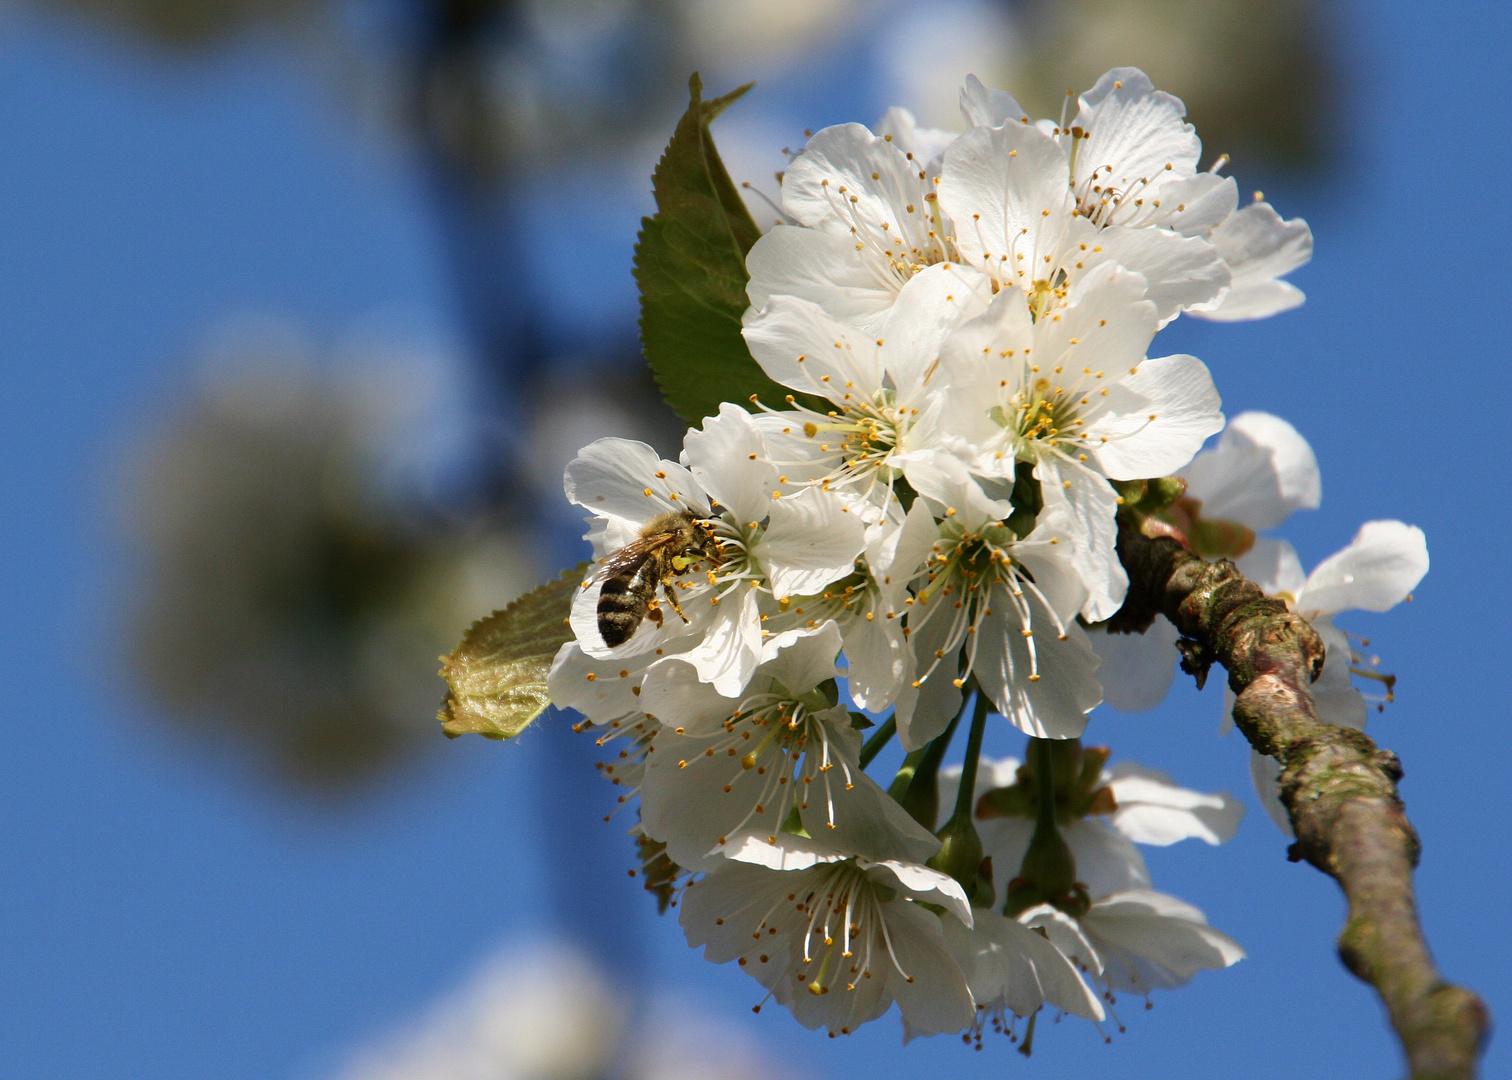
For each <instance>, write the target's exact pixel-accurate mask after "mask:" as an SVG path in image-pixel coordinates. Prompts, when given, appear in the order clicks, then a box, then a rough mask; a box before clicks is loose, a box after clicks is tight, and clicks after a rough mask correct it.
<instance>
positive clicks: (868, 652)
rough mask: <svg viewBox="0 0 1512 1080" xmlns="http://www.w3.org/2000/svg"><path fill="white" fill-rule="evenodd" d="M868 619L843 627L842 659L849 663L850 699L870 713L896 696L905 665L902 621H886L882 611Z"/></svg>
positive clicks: (884, 706)
mask: <svg viewBox="0 0 1512 1080" xmlns="http://www.w3.org/2000/svg"><path fill="white" fill-rule="evenodd" d="M871 614H872V615H873V618H871V619H865V618H861V619H854V620H852V621H851V622H849V623H848V624H847V625H846V628H845V659H846V661H847V662H848V663H849V665H850V667H849V669H848V672H847V675H848V679H849V681H848V683H847V686H848V688H849V689H850V695H851V700H853V701H854V702H855V703H856V704H857V706H859V707H860V708H863V709H866V710H868V711H870V712H881V711H882V710H884V709H886V708H887V707H888V706H889V705H891V704H892V703H893V701H894V700H895V699H896V698H897V696H898V691H899V690H900V689H901V688H902V685H903V673H904V670H905V663H904V659H903V653H904V650H905V649H906V648H907V645H906V643H905V642H904V640H903V627H902V625H901V619H888V618H886V616H885V611H873V612H871Z"/></svg>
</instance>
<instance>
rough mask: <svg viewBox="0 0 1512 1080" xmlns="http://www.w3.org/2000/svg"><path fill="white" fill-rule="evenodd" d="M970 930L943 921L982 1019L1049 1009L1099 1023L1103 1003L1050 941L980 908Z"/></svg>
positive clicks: (974, 914)
mask: <svg viewBox="0 0 1512 1080" xmlns="http://www.w3.org/2000/svg"><path fill="white" fill-rule="evenodd" d="M972 914H973V916H974V922H973V923H972V925H971V926H965V925H963V924H961V923H959V922H956V921H955V920H953V919H942V920H941V929H943V930H944V931H945V940H946V941H947V942H948V943H949V945H950V950H951V952H952V953H953V954H954V955H955V958H956V962H957V963H958V964H960V966H961V970H962V971H963V972H964V973H965V976H966V985H967V986H968V987H969V988H970V989H971V996H972V998H973V999H974V1000H975V1001H976V1006H977V1010H978V1012H979V1013H980V1014H981V1016H979V1017H978V1019H977V1025H978V1031H979V1030H980V1024H981V1023H982V1020H983V1019H984V1018H995V1019H999V1020H1001V1019H1002V1017H1003V1014H1004V1013H1013V1014H1014V1015H1015V1016H1033V1015H1034V1014H1035V1013H1036V1012H1038V1011H1039V1010H1040V1009H1041V1008H1042V1007H1043V1006H1045V1005H1049V1006H1050V1007H1051V1008H1052V1009H1059V1010H1060V1011H1061V1012H1065V1013H1070V1014H1071V1015H1072V1016H1080V1017H1082V1018H1083V1019H1086V1020H1092V1021H1099V1020H1102V1019H1103V1017H1104V1016H1105V1013H1104V1011H1103V1007H1102V1002H1100V1001H1098V999H1097V995H1096V994H1094V993H1092V991H1091V990H1089V989H1088V988H1087V984H1086V983H1084V982H1083V981H1082V978H1081V976H1080V975H1079V974H1078V973H1077V970H1076V967H1075V965H1074V964H1072V962H1071V961H1070V960H1069V959H1068V958H1067V957H1066V956H1065V955H1064V954H1062V953H1061V951H1060V950H1059V949H1057V948H1056V947H1055V946H1054V945H1052V944H1051V943H1050V942H1049V941H1048V940H1047V939H1046V938H1045V937H1043V936H1042V935H1040V934H1038V933H1036V932H1035V931H1034V930H1031V929H1030V928H1029V927H1027V926H1025V925H1024V924H1023V923H1020V922H1019V921H1017V920H1016V919H1010V918H1008V917H1007V916H1005V915H1001V914H999V913H998V912H996V911H991V910H985V909H982V908H977V909H975V910H974V911H973V912H972Z"/></svg>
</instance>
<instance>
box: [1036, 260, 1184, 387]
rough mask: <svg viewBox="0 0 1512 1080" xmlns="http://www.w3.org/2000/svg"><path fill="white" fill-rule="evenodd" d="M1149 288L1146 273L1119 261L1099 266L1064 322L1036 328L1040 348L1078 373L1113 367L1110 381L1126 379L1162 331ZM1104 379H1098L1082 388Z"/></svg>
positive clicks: (1078, 287) (1071, 301)
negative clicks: (1125, 266) (1136, 271)
mask: <svg viewBox="0 0 1512 1080" xmlns="http://www.w3.org/2000/svg"><path fill="white" fill-rule="evenodd" d="M1148 289H1149V283H1148V282H1147V281H1146V280H1145V278H1144V277H1143V276H1142V275H1141V274H1137V273H1132V272H1130V271H1128V270H1125V269H1124V268H1123V267H1121V266H1118V265H1116V264H1114V263H1107V262H1105V263H1103V264H1102V265H1100V266H1098V267H1095V268H1094V269H1093V270H1091V271H1090V272H1088V273H1086V274H1084V275H1082V276H1081V277H1079V278H1078V279H1077V281H1076V282H1075V284H1073V285H1072V286H1071V289H1070V292H1069V293H1068V294H1067V297H1066V306H1065V307H1064V308H1062V309H1061V310H1060V312H1059V318H1056V319H1046V320H1043V321H1042V322H1041V323H1037V324H1036V325H1035V331H1036V333H1035V338H1036V340H1035V343H1034V347H1035V350H1036V351H1037V352H1038V353H1039V354H1040V355H1041V356H1045V357H1053V358H1054V360H1055V363H1057V364H1061V365H1064V366H1065V367H1068V368H1070V369H1072V370H1073V371H1075V370H1078V369H1081V368H1084V367H1091V368H1093V369H1107V371H1108V372H1109V376H1110V377H1109V378H1108V379H1107V380H1106V383H1111V382H1112V381H1113V380H1115V379H1118V378H1121V377H1123V374H1124V372H1125V371H1127V370H1128V369H1129V368H1131V367H1134V366H1135V365H1136V364H1138V363H1139V362H1140V361H1141V360H1143V359H1144V355H1145V350H1146V349H1147V348H1149V345H1150V339H1151V338H1153V337H1154V336H1155V331H1156V330H1157V329H1159V322H1158V320H1157V318H1156V307H1155V304H1153V303H1152V302H1150V301H1149V300H1147V299H1145V295H1146V293H1147V291H1148ZM1012 366H1015V367H1018V368H1020V369H1022V364H1015V365H1012ZM1099 381H1102V380H1097V379H1096V378H1095V377H1094V378H1093V379H1092V380H1082V385H1083V386H1094V385H1095V384H1096V383H1097V382H1099Z"/></svg>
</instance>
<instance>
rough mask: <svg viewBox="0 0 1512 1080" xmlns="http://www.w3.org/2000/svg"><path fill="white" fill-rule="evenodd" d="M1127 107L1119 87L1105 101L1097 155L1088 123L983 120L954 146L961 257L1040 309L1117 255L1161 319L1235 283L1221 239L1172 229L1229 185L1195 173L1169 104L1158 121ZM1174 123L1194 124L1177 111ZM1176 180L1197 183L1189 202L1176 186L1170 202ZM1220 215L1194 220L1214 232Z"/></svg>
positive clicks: (945, 169)
mask: <svg viewBox="0 0 1512 1080" xmlns="http://www.w3.org/2000/svg"><path fill="white" fill-rule="evenodd" d="M1105 79H1106V77H1105ZM1114 81H1116V80H1114ZM1100 85H1101V84H1100ZM1170 100H1172V101H1174V100H1175V99H1170ZM1130 104H1131V101H1130V99H1128V98H1126V97H1125V95H1124V92H1123V91H1122V90H1121V89H1120V90H1118V91H1115V92H1114V97H1113V98H1112V99H1109V100H1108V101H1105V102H1100V103H1099V104H1098V105H1097V106H1096V108H1099V109H1104V110H1105V112H1106V115H1105V116H1104V117H1103V120H1104V122H1103V123H1101V124H1099V125H1098V128H1097V131H1096V132H1094V135H1096V138H1097V144H1098V145H1097V147H1096V148H1095V149H1094V151H1093V153H1092V154H1088V153H1087V148H1086V147H1084V146H1082V145H1081V144H1082V143H1083V142H1085V141H1089V140H1088V139H1087V136H1086V131H1087V129H1084V128H1081V127H1080V125H1073V127H1072V128H1070V129H1065V131H1064V134H1063V135H1062V134H1061V131H1062V129H1059V128H1055V127H1053V126H1052V127H1051V129H1050V130H1046V129H1045V128H1042V127H1040V126H1038V125H1035V124H1031V123H1028V122H1026V120H1027V118H1024V119H1020V118H1013V119H1008V120H1004V121H1002V122H999V123H997V124H995V125H991V126H989V125H988V124H985V123H984V124H980V125H979V126H976V127H973V128H972V129H971V130H969V131H967V132H966V133H965V134H964V135H962V136H961V137H960V138H959V139H957V140H956V141H955V142H953V143H951V145H950V147H949V149H948V150H946V152H945V156H944V160H943V163H942V165H941V170H940V184H939V195H940V198H939V201H940V204H941V205H942V206H943V207H944V209H945V213H946V215H947V216H948V217H949V218H950V220H952V221H954V223H955V228H954V237H955V246H956V250H957V252H958V258H959V259H960V260H961V261H963V262H965V263H967V264H968V265H970V266H974V267H976V268H977V269H979V270H982V271H983V272H984V273H987V274H989V275H990V276H991V277H992V278H993V280H994V281H996V282H998V283H999V284H1000V285H1001V286H1003V287H1011V288H1013V289H1014V290H1016V291H1018V292H1020V293H1021V294H1022V295H1023V296H1025V298H1026V299H1027V301H1028V305H1029V308H1030V310H1031V311H1033V312H1034V314H1035V316H1036V317H1039V316H1042V315H1044V314H1045V313H1046V312H1048V311H1051V310H1053V309H1054V308H1055V307H1056V306H1057V303H1058V302H1059V301H1060V299H1061V298H1062V297H1063V296H1064V295H1065V291H1066V290H1067V289H1068V288H1070V287H1071V286H1072V285H1074V284H1075V283H1076V281H1077V280H1078V279H1079V278H1080V277H1081V276H1082V275H1083V274H1086V273H1089V272H1091V271H1092V270H1094V269H1096V268H1097V267H1099V266H1101V265H1103V264H1105V263H1110V262H1111V263H1115V264H1120V265H1122V266H1125V267H1127V268H1128V269H1130V270H1132V271H1134V272H1136V273H1139V274H1141V275H1142V276H1143V278H1144V280H1145V284H1146V286H1147V291H1146V294H1145V295H1146V296H1147V298H1148V299H1149V300H1151V301H1152V302H1153V303H1154V305H1155V308H1156V314H1157V317H1158V318H1159V320H1160V322H1161V323H1165V322H1167V321H1169V320H1170V319H1173V318H1175V317H1176V315H1177V314H1178V313H1180V311H1181V310H1182V309H1184V308H1188V307H1191V306H1193V305H1196V304H1204V303H1210V302H1212V301H1214V300H1217V299H1219V297H1220V296H1221V295H1222V293H1223V291H1224V290H1225V289H1226V288H1227V287H1228V285H1229V281H1230V278H1231V274H1230V271H1229V269H1228V267H1227V266H1226V265H1224V262H1223V259H1222V258H1221V257H1220V256H1219V254H1218V251H1217V249H1216V248H1215V247H1214V245H1213V244H1211V243H1210V242H1208V241H1207V240H1205V239H1202V238H1201V237H1199V236H1188V235H1183V233H1182V232H1180V231H1177V229H1176V228H1174V227H1168V226H1176V225H1184V224H1187V222H1186V218H1187V217H1188V216H1190V215H1196V214H1197V212H1198V209H1199V204H1200V205H1201V206H1207V205H1208V204H1209V203H1210V202H1211V200H1210V199H1206V198H1203V196H1205V195H1207V194H1208V192H1207V189H1208V188H1210V187H1216V186H1218V185H1219V184H1220V183H1221V182H1220V181H1218V180H1217V179H1216V178H1213V179H1212V180H1206V179H1203V178H1202V177H1196V176H1191V175H1190V172H1189V171H1188V170H1189V166H1188V165H1187V164H1186V161H1187V158H1186V156H1185V151H1183V150H1182V147H1183V146H1184V145H1185V144H1186V142H1187V141H1188V140H1187V137H1186V136H1184V135H1182V134H1181V133H1179V132H1178V133H1177V134H1176V135H1175V136H1174V137H1173V138H1165V137H1164V128H1163V124H1164V123H1165V122H1166V119H1167V118H1168V117H1169V113H1170V109H1169V108H1167V109H1164V110H1157V112H1161V113H1163V114H1164V115H1163V116H1153V117H1152V116H1150V115H1147V114H1145V111H1144V110H1142V109H1140V108H1139V107H1138V106H1137V105H1135V106H1134V107H1132V108H1131V107H1130ZM1177 104H1178V105H1179V102H1178V103H1177ZM969 111H970V110H968V112H969ZM1176 122H1177V124H1178V125H1180V126H1181V127H1185V125H1183V124H1181V122H1180V118H1179V116H1177V117H1176ZM1186 130H1187V132H1188V133H1189V132H1190V129H1189V128H1187V129H1186ZM1152 131H1153V133H1154V134H1155V137H1154V138H1152V137H1151V135H1152ZM1103 133H1106V135H1104V134H1103ZM1190 141H1191V142H1192V143H1195V139H1194V138H1192V139H1190ZM1110 154H1113V155H1121V156H1120V157H1118V158H1117V159H1115V158H1112V157H1109V156H1108V155H1110ZM1151 155H1153V156H1151ZM1191 159H1192V160H1193V161H1195V154H1192V155H1191ZM1178 163H1181V164H1182V168H1183V171H1187V172H1188V175H1187V176H1185V177H1182V176H1181V175H1180V174H1178V172H1177V171H1176V166H1177V164H1178ZM1167 166H1169V168H1168V167H1167ZM1204 175H1205V174H1204ZM1166 178H1170V179H1169V180H1167V179H1166ZM1167 184H1179V185H1184V186H1185V187H1187V188H1191V189H1192V191H1191V194H1190V198H1191V199H1192V202H1191V203H1190V204H1189V203H1188V202H1186V201H1183V197H1182V196H1181V195H1180V194H1176V193H1167V195H1166V198H1164V199H1162V198H1161V197H1160V195H1161V192H1160V191H1159V187H1160V186H1163V185H1167ZM1220 220H1222V218H1221V213H1217V212H1215V213H1212V214H1208V215H1204V216H1203V217H1202V219H1201V220H1200V221H1193V222H1191V225H1189V226H1188V227H1191V226H1196V227H1197V228H1200V229H1204V230H1205V229H1208V228H1211V227H1212V226H1214V225H1216V224H1217V223H1218V222H1219V221H1220Z"/></svg>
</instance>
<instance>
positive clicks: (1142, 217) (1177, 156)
mask: <svg viewBox="0 0 1512 1080" xmlns="http://www.w3.org/2000/svg"><path fill="white" fill-rule="evenodd" d="M961 111H962V112H963V113H964V114H965V116H966V119H967V121H968V122H969V123H970V124H972V125H973V126H974V127H980V128H988V129H990V128H997V127H1003V126H1008V125H1011V124H1014V123H1017V124H1020V125H1031V123H1032V126H1033V127H1035V128H1036V129H1037V130H1039V131H1040V132H1041V133H1043V134H1044V135H1046V136H1047V137H1049V138H1051V139H1054V140H1055V141H1056V142H1057V143H1058V144H1059V145H1060V147H1061V149H1062V150H1063V151H1064V153H1065V158H1066V163H1067V168H1068V172H1069V176H1070V188H1071V192H1072V196H1073V198H1074V199H1075V207H1076V209H1075V212H1076V213H1077V214H1079V215H1080V216H1082V217H1084V218H1086V219H1087V220H1088V221H1089V222H1092V223H1093V224H1095V225H1098V226H1104V227H1106V226H1110V225H1111V226H1118V227H1120V228H1123V229H1139V228H1146V229H1155V230H1163V232H1164V233H1165V234H1171V233H1174V234H1177V235H1179V236H1181V237H1184V238H1190V239H1200V240H1205V241H1207V242H1208V243H1209V244H1211V245H1212V247H1213V248H1214V249H1216V255H1217V258H1218V259H1219V261H1221V263H1222V264H1223V266H1224V268H1225V269H1226V271H1227V275H1226V277H1227V288H1226V289H1224V290H1223V291H1221V292H1219V293H1217V294H1216V295H1215V296H1214V297H1213V298H1211V299H1207V300H1201V301H1196V302H1191V301H1189V300H1183V299H1180V298H1179V297H1178V296H1177V292H1178V291H1179V290H1184V293H1183V295H1184V296H1187V297H1189V296H1190V295H1191V293H1190V289H1191V287H1192V283H1191V282H1190V281H1188V282H1182V281H1180V280H1179V278H1178V280H1175V281H1172V282H1169V283H1167V282H1165V281H1163V280H1162V278H1163V274H1164V273H1167V272H1169V269H1170V268H1162V270H1161V271H1153V270H1152V269H1151V267H1150V266H1149V265H1147V264H1146V263H1145V262H1144V261H1142V260H1143V259H1152V258H1160V257H1161V256H1164V257H1166V258H1170V257H1172V256H1174V255H1175V253H1176V251H1177V248H1175V247H1174V246H1173V244H1172V240H1171V238H1170V237H1169V235H1162V234H1161V233H1160V232H1155V233H1150V234H1148V235H1143V236H1127V235H1115V236H1104V237H1102V238H1101V239H1102V240H1103V241H1105V242H1103V243H1101V244H1100V246H1101V247H1102V248H1103V249H1104V251H1108V250H1112V251H1114V252H1115V256H1114V257H1116V258H1117V260H1118V261H1119V262H1121V263H1123V264H1124V265H1125V266H1128V267H1129V268H1130V269H1133V270H1137V271H1140V272H1141V273H1145V274H1146V275H1147V276H1148V277H1149V278H1150V280H1151V285H1152V290H1153V292H1152V297H1154V298H1156V299H1157V302H1158V303H1160V306H1161V321H1162V322H1164V321H1166V320H1167V319H1168V318H1170V317H1171V316H1172V315H1173V314H1174V310H1173V303H1176V304H1179V306H1180V307H1183V308H1184V309H1185V310H1188V311H1191V312H1192V313H1193V314H1196V315H1201V316H1202V317H1204V318H1209V319H1217V320H1223V321H1233V320H1238V319H1257V318H1262V317H1264V316H1267V315H1274V314H1276V313H1277V312H1280V311H1285V310H1287V309H1288V308H1292V307H1296V306H1297V305H1298V304H1300V303H1301V302H1302V300H1303V296H1302V292H1301V291H1300V290H1299V289H1297V288H1296V287H1295V286H1293V285H1290V284H1288V283H1287V282H1284V281H1281V280H1279V279H1280V278H1281V277H1283V276H1284V275H1285V274H1287V273H1290V272H1291V271H1292V270H1294V269H1296V268H1297V267H1298V266H1301V265H1302V264H1303V263H1305V262H1307V260H1308V259H1310V258H1311V257H1312V233H1311V231H1310V230H1309V229H1308V227H1307V223H1306V222H1304V221H1302V220H1301V219H1300V218H1294V219H1292V220H1291V221H1283V220H1282V219H1281V217H1280V215H1279V214H1277V213H1276V212H1275V210H1274V209H1273V208H1272V207H1271V206H1270V204H1268V203H1266V202H1264V201H1263V200H1262V199H1261V198H1260V197H1259V195H1258V193H1257V195H1256V198H1255V201H1254V202H1253V203H1251V204H1250V205H1248V206H1245V207H1243V208H1240V207H1239V192H1238V186H1237V185H1236V184H1235V182H1234V181H1233V180H1232V179H1231V178H1229V177H1224V176H1219V175H1218V173H1217V169H1218V167H1219V166H1221V165H1223V164H1226V163H1227V158H1226V157H1223V158H1220V159H1219V160H1218V162H1217V164H1215V166H1214V167H1213V169H1211V170H1209V171H1208V172H1199V171H1197V165H1198V159H1199V155H1200V153H1201V143H1200V142H1199V140H1198V139H1197V135H1196V132H1195V131H1194V129H1193V128H1192V126H1191V125H1190V124H1188V123H1186V121H1185V119H1184V117H1185V114H1186V107H1185V106H1184V105H1183V104H1182V102H1181V101H1180V99H1178V98H1176V97H1173V96H1172V95H1170V94H1167V93H1164V92H1162V91H1158V90H1156V89H1155V88H1154V86H1153V84H1152V83H1151V82H1150V80H1149V77H1148V76H1146V75H1145V74H1144V72H1142V71H1140V70H1138V69H1137V68H1115V69H1114V70H1112V71H1110V72H1108V73H1107V74H1105V75H1104V76H1103V77H1102V78H1101V79H1099V80H1098V81H1097V85H1096V86H1094V87H1093V88H1092V89H1091V90H1088V91H1087V92H1086V93H1084V94H1082V95H1081V96H1080V98H1079V99H1078V109H1077V113H1076V115H1075V116H1074V117H1073V118H1072V119H1071V120H1070V122H1069V123H1068V122H1067V121H1066V120H1065V118H1064V117H1063V118H1062V119H1061V120H1060V121H1051V120H1039V121H1034V122H1031V120H1030V118H1029V116H1028V114H1027V113H1025V112H1024V110H1023V108H1022V107H1021V106H1020V105H1019V104H1018V102H1017V101H1015V100H1014V99H1013V97H1012V96H1011V95H1010V94H1007V93H1006V92H1004V91H1001V90H989V89H987V88H986V87H984V86H983V85H982V84H981V82H980V81H978V80H977V79H976V77H975V76H968V77H967V79H966V85H965V86H964V87H963V88H962V90H961ZM975 138H976V139H977V141H979V142H983V141H987V139H986V137H985V136H975ZM946 195H947V192H946V191H945V190H944V189H942V198H945V197H946ZM946 205H947V208H950V209H951V210H952V211H953V212H955V213H957V214H960V210H959V209H957V208H956V204H955V203H954V202H953V201H952V200H950V199H948V198H947V200H946ZM977 212H980V211H977ZM957 220H958V221H962V222H964V221H965V220H966V219H965V218H964V217H959V216H958V218H957ZM1019 227H1020V228H1026V227H1028V226H1025V225H1020V226H1019ZM963 228H964V226H963ZM1021 235H1027V234H1021ZM1110 245H1111V247H1110ZM1120 245H1128V249H1127V250H1121V248H1120ZM962 249H963V250H965V251H970V250H971V245H970V243H969V242H968V243H963V244H962ZM1187 250H1188V252H1191V251H1195V250H1196V249H1195V248H1191V247H1188V249H1187ZM1015 261H1017V260H1015ZM998 262H999V264H1000V265H1001V264H1002V263H1003V262H1004V260H1003V259H1002V257H1001V253H1000V255H999V259H998ZM1089 265H1090V264H1089ZM1194 265H1195V264H1194ZM1207 271H1208V272H1209V273H1211V266H1210V265H1209V266H1207ZM1223 276H1224V275H1221V274H1220V275H1216V277H1215V278H1213V280H1221V279H1222V278H1223ZM1015 277H1017V275H1015ZM1048 280H1051V281H1053V278H1052V279H1048Z"/></svg>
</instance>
